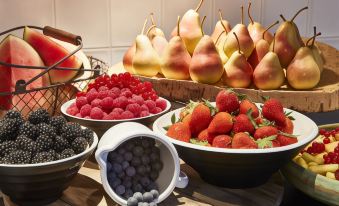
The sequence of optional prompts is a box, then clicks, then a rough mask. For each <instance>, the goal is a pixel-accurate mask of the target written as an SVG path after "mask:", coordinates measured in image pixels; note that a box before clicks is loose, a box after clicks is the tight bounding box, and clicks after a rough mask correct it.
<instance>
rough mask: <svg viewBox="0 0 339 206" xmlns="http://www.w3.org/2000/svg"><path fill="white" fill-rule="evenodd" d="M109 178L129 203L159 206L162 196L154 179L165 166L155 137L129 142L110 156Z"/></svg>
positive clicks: (139, 138) (108, 159)
mask: <svg viewBox="0 0 339 206" xmlns="http://www.w3.org/2000/svg"><path fill="white" fill-rule="evenodd" d="M106 166H107V178H108V182H109V185H110V187H111V188H112V189H113V190H114V192H115V193H116V194H117V195H119V196H121V197H122V198H124V199H126V200H127V205H128V206H135V205H138V204H139V205H140V204H143V205H150V206H151V205H156V204H155V203H156V201H157V198H158V197H159V192H158V185H157V183H156V182H155V181H156V180H157V178H158V176H159V173H160V171H161V170H162V168H163V162H162V161H161V158H160V150H159V148H158V147H156V146H155V141H154V139H152V138H147V137H138V138H133V139H131V140H128V141H126V142H125V143H123V144H122V145H120V146H119V147H118V148H117V149H115V150H114V151H111V152H109V153H108V155H107V165H106Z"/></svg>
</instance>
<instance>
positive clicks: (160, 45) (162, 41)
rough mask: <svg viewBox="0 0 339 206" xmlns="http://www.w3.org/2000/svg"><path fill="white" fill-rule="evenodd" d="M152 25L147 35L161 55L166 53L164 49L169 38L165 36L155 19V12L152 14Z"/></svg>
mask: <svg viewBox="0 0 339 206" xmlns="http://www.w3.org/2000/svg"><path fill="white" fill-rule="evenodd" d="M150 16H151V21H152V25H151V26H150V28H149V29H148V30H147V32H146V34H147V37H148V38H149V39H150V41H151V43H152V46H153V48H154V49H155V51H156V52H157V53H158V54H159V56H160V57H161V56H162V54H163V53H164V49H165V47H166V46H167V44H168V41H167V39H166V38H165V35H164V32H163V31H162V30H161V29H159V28H158V27H157V25H156V23H155V21H154V17H153V13H151V14H150Z"/></svg>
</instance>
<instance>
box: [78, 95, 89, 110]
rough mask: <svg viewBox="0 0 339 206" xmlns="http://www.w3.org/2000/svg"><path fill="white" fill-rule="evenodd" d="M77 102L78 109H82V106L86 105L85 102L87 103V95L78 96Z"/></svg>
mask: <svg viewBox="0 0 339 206" xmlns="http://www.w3.org/2000/svg"><path fill="white" fill-rule="evenodd" d="M75 104H76V105H77V107H78V109H81V107H82V106H84V105H85V104H87V99H86V97H78V98H77V99H76V100H75Z"/></svg>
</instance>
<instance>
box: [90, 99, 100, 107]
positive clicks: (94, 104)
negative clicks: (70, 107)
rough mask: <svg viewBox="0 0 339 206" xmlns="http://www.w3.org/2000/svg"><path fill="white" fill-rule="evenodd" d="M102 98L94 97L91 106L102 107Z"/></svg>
mask: <svg viewBox="0 0 339 206" xmlns="http://www.w3.org/2000/svg"><path fill="white" fill-rule="evenodd" d="M101 101H102V100H101V99H94V100H93V101H92V102H91V106H92V107H101V106H100V104H101Z"/></svg>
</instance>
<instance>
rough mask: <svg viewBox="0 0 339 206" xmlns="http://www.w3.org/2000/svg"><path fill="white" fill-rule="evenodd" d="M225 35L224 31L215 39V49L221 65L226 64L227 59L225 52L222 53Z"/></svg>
mask: <svg viewBox="0 0 339 206" xmlns="http://www.w3.org/2000/svg"><path fill="white" fill-rule="evenodd" d="M224 33H225V31H223V32H222V33H220V35H219V36H218V38H217V41H216V42H215V47H216V48H217V51H218V53H219V56H220V58H221V62H222V64H223V65H224V64H226V62H227V60H228V57H227V56H226V54H225V52H224V43H225V40H226V38H227V36H225V35H223V34H224Z"/></svg>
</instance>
